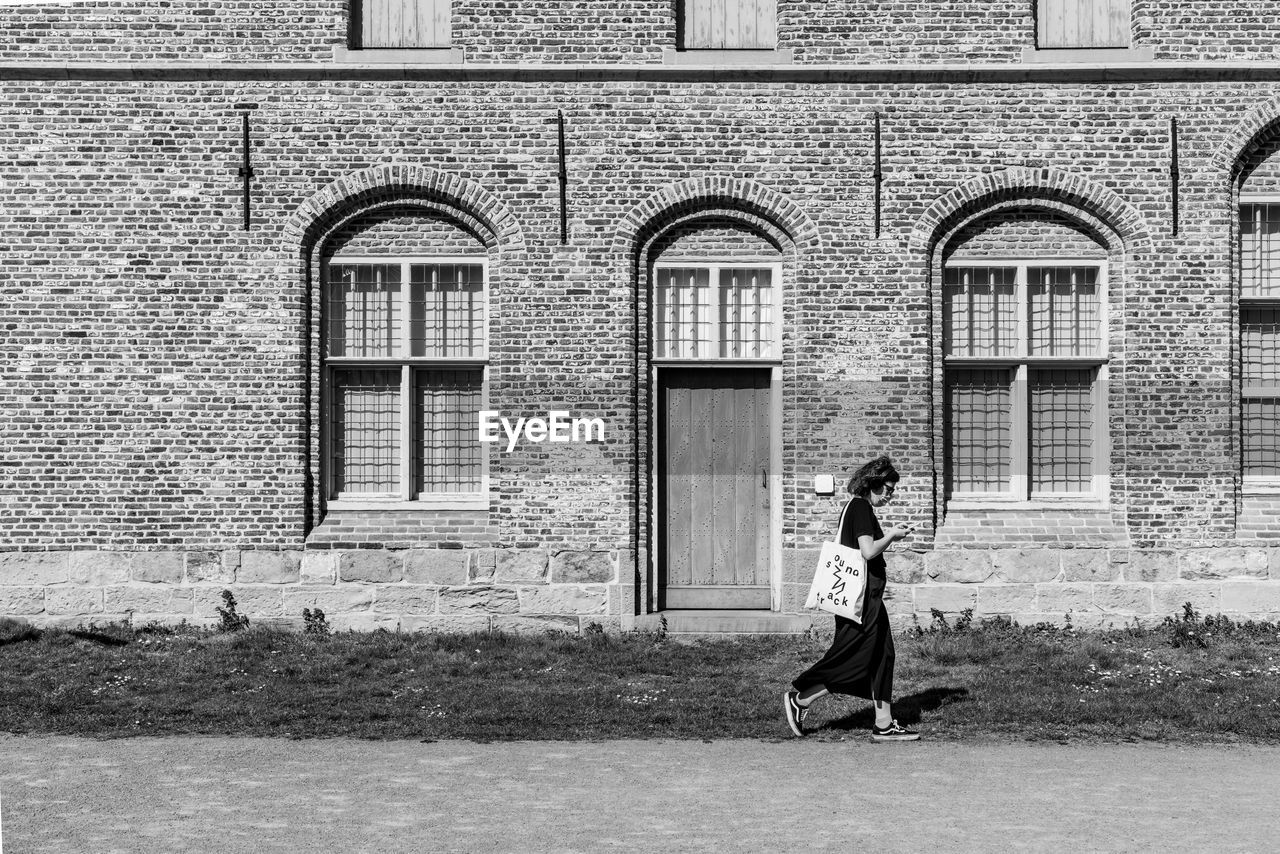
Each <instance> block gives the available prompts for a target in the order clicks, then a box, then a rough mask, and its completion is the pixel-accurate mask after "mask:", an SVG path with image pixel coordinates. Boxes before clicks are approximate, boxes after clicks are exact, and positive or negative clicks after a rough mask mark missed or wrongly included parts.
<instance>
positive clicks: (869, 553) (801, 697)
mask: <svg viewBox="0 0 1280 854" xmlns="http://www.w3.org/2000/svg"><path fill="white" fill-rule="evenodd" d="M898 479H899V478H898V472H897V470H896V469H895V468H894V467H893V463H892V462H891V461H890V460H889V458H888V457H877V458H876V459H874V460H872V461H871V462H869V463H867V464H866V465H864V466H863V467H862V468H860V469H858V470H857V471H856V472H854V474H853V477H852V478H850V480H849V492H851V493H853V497H852V498H850V499H849V504H848V512H846V513H843V514H842V515H841V519H842V520H843V522H844V524H843V525H841V528H840V544H841V545H843V546H848V547H849V548H856V549H858V550H859V551H861V552H862V557H863V559H864V560H866V562H867V592H866V595H865V596H864V597H863V603H862V623H861V624H859V623H856V622H854V621H853V620H850V619H846V618H845V617H841V616H839V615H836V618H835V620H836V636H835V639H834V640H833V641H832V642H831V648H830V649H829V650H827V654H826V655H824V656H823V657H822V660H821V661H819V662H818V663H817V664H815V665H813V666H812V667H810V668H809V669H808V670H806V671H805V672H804V673H801V674H800V675H799V676H797V677H796V678H795V681H794V682H792V683H791V684H792V686H793V687H794V688H795V690H794V691H787V692H786V693H784V694H783V695H782V705H783V710H784V711H785V713H786V716H787V724H788V725H789V726H790V727H791V731H792V732H794V733H795V734H796V735H799V736H802V735H804V719H805V717H806V716H807V715H808V713H809V705H810V704H811V703H812V702H813V701H814V700H816V699H818V698H819V697H822V696H825V695H827V694H851V695H853V696H855V697H863V698H865V699H868V700H870V701H871V702H872V703H874V704H875V710H876V721H875V726H874V727H872V729H871V740H872V741H915V740H916V739H918V738H920V734H919V733H918V732H914V731H912V730H909V729H907V728H905V727H903V726H901V725H900V724H899V723H898V722H897V721H896V720H894V718H893V712H892V709H891V707H890V703H891V701H892V698H893V657H894V656H893V635H892V634H890V632H889V615H888V613H887V612H886V611H885V609H884V587H885V562H884V552H885V550H886V549H887V548H889V546H890V545H892V544H893V543H895V542H897V541H898V540H901V539H902V538H903V537H906V536H907V535H909V534H910V533H911V532H912V531H913V530H915V529H914V527H908V528H890V529H889V530H888V531H887V532H886V531H883V530H881V528H880V523H879V522H878V521H877V520H876V513H875V508H877V507H883V506H884V505H885V504H887V503H888V502H889V500H890V499H891V498H893V492H894V489H895V488H896V485H897V483H898Z"/></svg>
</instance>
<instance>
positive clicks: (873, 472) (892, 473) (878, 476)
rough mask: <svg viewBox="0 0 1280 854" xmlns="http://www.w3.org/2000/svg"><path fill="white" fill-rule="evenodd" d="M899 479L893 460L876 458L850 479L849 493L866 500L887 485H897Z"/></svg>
mask: <svg viewBox="0 0 1280 854" xmlns="http://www.w3.org/2000/svg"><path fill="white" fill-rule="evenodd" d="M899 479H900V478H899V476H898V470H897V469H896V468H894V467H893V461H892V460H890V459H889V458H888V457H883V456H882V457H876V458H875V459H874V460H872V461H871V462H869V463H867V464H866V465H864V466H863V467H862V468H860V469H858V470H857V471H855V472H854V473H853V477H851V478H849V492H851V493H853V494H854V495H856V496H858V497H859V498H866V497H867V496H868V495H870V494H871V493H872V492H873V491H875V490H878V489H882V488H883V487H884V485H885V484H886V483H897V482H898V481H899Z"/></svg>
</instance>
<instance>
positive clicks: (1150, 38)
mask: <svg viewBox="0 0 1280 854" xmlns="http://www.w3.org/2000/svg"><path fill="white" fill-rule="evenodd" d="M1055 3H1056V0H1038V2H1037V0H982V2H950V0H948V1H947V2H939V0H931V2H923V0H898V1H897V2H892V3H867V2H858V0H837V2H831V1H830V0H828V2H812V1H811V0H804V1H803V2H800V0H797V2H790V0H778V2H777V3H776V7H775V4H773V3H770V2H765V0H758V2H757V0H740V2H737V3H736V5H737V6H738V7H739V11H741V9H742V8H743V7H747V6H750V7H751V8H752V10H753V14H755V15H756V19H755V21H756V23H753V24H740V23H734V22H733V21H728V20H727V19H723V18H715V16H716V15H726V14H728V13H727V12H724V11H723V9H725V8H732V7H734V6H735V2H730V3H728V4H727V5H723V6H719V7H715V4H710V5H707V4H705V3H704V2H703V0H688V2H687V3H685V2H674V0H619V2H614V3H586V2H581V0H567V2H560V3H554V4H541V5H539V4H530V3H516V2H488V3H480V2H472V1H471V0H455V1H454V2H453V3H452V4H448V3H443V4H435V3H431V2H429V1H428V0H421V2H416V3H415V2H408V0H406V2H403V3H399V5H398V6H397V4H395V3H390V2H382V0H376V2H375V0H365V2H364V3H363V4H360V3H356V4H352V3H348V2H346V0H297V2H294V3H289V4H276V5H275V6H273V5H271V4H263V3H259V2H253V0H195V2H189V3H181V4H174V3H167V2H157V0H104V2H94V0H89V2H76V3H68V4H64V5H52V4H50V5H43V4H38V3H33V4H31V5H26V6H5V7H3V8H0V35H2V36H3V38H0V92H2V93H3V98H2V100H0V109H2V110H3V122H4V127H5V129H6V133H5V135H4V140H3V142H2V143H0V157H3V158H4V162H5V167H6V168H5V170H4V173H5V175H6V179H5V181H4V182H3V185H2V189H0V192H2V193H3V194H4V197H5V201H6V204H4V205H3V207H2V208H0V221H2V222H3V233H4V234H5V236H6V240H5V245H4V247H3V252H4V263H3V264H0V293H3V304H2V307H0V321H2V322H3V324H4V336H3V339H0V348H3V357H2V358H0V366H3V369H4V371H5V382H4V383H3V386H2V390H0V399H2V400H3V404H4V410H5V418H4V419H3V421H2V422H0V549H3V551H0V614H8V615H18V616H22V617H24V618H28V619H32V620H34V621H39V622H67V621H70V622H81V621H86V620H98V621H104V620H109V619H122V618H130V619H132V620H134V621H135V622H145V621H148V620H153V619H155V620H164V621H176V620H180V619H187V620H191V621H195V622H200V621H207V620H210V619H212V618H213V617H214V613H215V612H214V609H215V607H216V606H217V605H218V604H220V600H219V594H220V593H221V591H222V590H224V589H230V590H232V591H234V593H235V595H236V596H237V599H238V600H239V602H240V609H241V611H242V612H244V613H247V614H249V615H250V616H251V618H258V619H259V620H267V619H280V620H285V621H293V622H300V619H301V611H302V609H303V608H304V607H316V606H319V607H321V608H323V609H324V610H325V611H326V612H327V613H328V614H329V616H330V620H331V622H332V623H334V624H335V625H337V626H339V627H353V628H360V629H371V628H379V627H385V628H393V629H394V628H400V629H404V630H412V629H439V630H470V629H486V628H496V629H505V630H542V629H546V628H551V629H563V630H570V631H578V630H580V629H582V628H585V627H586V626H588V625H590V624H592V623H598V624H600V625H602V626H603V627H605V628H606V629H610V630H616V629H627V628H631V627H635V626H646V625H650V626H651V625H656V621H657V620H658V618H659V615H662V616H665V617H666V618H667V621H668V625H669V626H671V627H672V628H676V629H680V628H690V629H706V628H711V629H715V628H722V629H734V628H737V629H750V630H772V631H798V630H802V629H804V628H806V627H807V626H809V625H810V623H811V622H812V621H814V620H815V619H816V620H817V621H818V622H820V623H824V622H825V620H824V618H823V617H821V616H819V617H816V618H815V617H814V616H813V615H811V614H810V613H808V612H805V611H804V610H803V608H802V607H801V602H802V599H803V596H804V593H805V591H806V590H807V585H808V581H809V577H810V574H811V571H812V570H811V568H812V564H813V559H814V557H815V556H816V553H817V548H818V547H819V545H820V543H821V542H822V540H823V539H825V538H826V536H827V535H828V534H829V532H830V530H831V528H832V526H833V524H834V521H835V517H836V514H837V512H838V507H839V505H838V503H837V498H836V497H834V496H831V495H829V494H822V492H821V491H819V490H817V489H815V485H816V483H817V478H818V477H819V476H821V475H834V476H835V480H836V481H837V483H838V484H840V494H843V487H842V485H843V482H844V480H845V479H847V476H848V473H849V472H850V471H851V470H852V469H853V468H854V467H856V466H857V465H858V464H859V463H861V462H862V461H864V460H866V459H868V458H870V457H872V456H875V455H877V454H879V453H886V452H887V453H889V454H891V455H892V456H893V458H894V459H895V461H896V462H897V464H898V466H899V468H900V470H901V471H902V473H903V482H902V484H901V489H900V491H899V493H898V496H897V498H896V499H895V502H894V503H893V504H892V505H890V506H889V507H888V508H886V509H885V510H884V511H883V512H882V514H881V515H882V517H883V518H884V519H885V520H886V521H889V522H896V521H899V520H908V519H910V520H914V521H918V522H921V523H923V526H922V529H921V530H920V532H919V533H917V534H916V535H915V536H913V537H912V538H911V539H909V540H907V541H905V542H904V543H903V544H900V545H899V546H898V547H896V549H895V550H894V551H893V552H891V554H890V573H891V585H890V595H891V598H892V601H891V604H890V610H891V611H892V612H893V614H894V616H895V619H899V620H906V619H910V615H911V614H912V613H918V614H921V615H924V616H925V618H926V621H927V615H928V614H929V612H930V610H931V609H935V608H936V609H940V610H943V611H949V612H957V611H960V610H962V609H965V608H973V609H975V613H977V614H979V615H995V614H1007V615H1011V616H1013V617H1014V618H1015V619H1018V620H1021V621H1029V620H1030V621H1034V620H1040V619H1048V620H1058V621H1060V620H1061V619H1062V618H1063V616H1064V615H1065V614H1066V613H1068V612H1070V614H1071V615H1072V619H1073V621H1075V622H1076V623H1077V624H1093V623H1106V622H1114V623H1117V624H1119V623H1122V622H1124V621H1126V620H1129V619H1132V618H1134V617H1137V618H1139V619H1143V620H1147V621H1151V620H1157V619H1159V618H1161V617H1162V616H1164V615H1166V614H1171V613H1174V612H1176V611H1178V610H1179V609H1180V608H1181V605H1182V603H1183V602H1187V601H1190V602H1192V603H1193V604H1194V605H1195V606H1196V607H1197V608H1199V609H1201V610H1204V611H1208V612H1218V611H1221V612H1223V613H1229V614H1233V615H1248V616H1252V617H1271V618H1274V617H1276V616H1277V615H1278V614H1280V545H1277V543H1278V542H1280V515H1278V514H1280V438H1278V434H1280V429H1277V427H1276V424H1277V419H1280V412H1277V408H1276V406H1275V402H1276V401H1277V400H1280V382H1277V381H1276V379H1275V378H1276V377H1277V376H1280V367H1277V365H1280V355H1278V354H1280V308H1278V306H1280V266H1277V265H1273V264H1272V262H1271V260H1270V259H1271V248H1272V246H1273V243H1272V241H1274V240H1280V238H1276V237H1273V236H1272V232H1274V231H1277V230H1280V154H1276V152H1277V150H1278V149H1280V65H1277V60H1278V59H1280V38H1277V36H1280V22H1278V21H1277V20H1276V18H1275V16H1274V15H1272V14H1270V11H1271V10H1270V9H1269V8H1267V7H1268V5H1269V4H1265V3H1252V4H1243V6H1242V4H1240V3H1226V2H1221V0H1210V2H1201V3H1196V4H1191V3H1188V2H1182V0H1161V1H1160V2H1156V0H1132V2H1131V3H1130V2H1114V0H1100V2H1098V3H1096V4H1095V5H1096V7H1097V9H1099V10H1103V11H1102V12H1099V13H1098V14H1103V13H1105V16H1106V17H1107V20H1108V21H1110V22H1111V23H1110V24H1109V26H1111V27H1112V28H1111V29H1110V30H1108V31H1106V32H1105V33H1104V32H1103V30H1102V29H1101V28H1099V29H1098V30H1097V32H1096V33H1094V34H1093V35H1087V34H1085V35H1081V33H1084V24H1083V23H1082V22H1081V21H1075V20H1069V18H1070V16H1069V15H1068V16H1067V18H1063V17H1062V14H1063V13H1062V12H1061V8H1060V4H1059V5H1055ZM700 4H701V5H700ZM702 6H707V8H702ZM392 7H396V8H400V9H401V11H403V10H405V9H409V8H410V7H412V8H414V9H417V10H419V11H421V10H424V9H426V8H427V7H431V10H432V14H434V15H436V16H440V15H443V16H444V18H443V20H444V22H445V24H446V26H445V27H444V29H438V30H436V31H433V34H432V35H431V36H430V37H429V38H428V37H427V36H425V35H421V34H420V33H418V31H416V30H415V31H414V33H410V36H409V37H404V32H405V31H406V29H407V24H404V25H397V26H399V27H400V29H399V30H396V28H395V27H393V28H391V29H392V30H396V31H397V32H399V33H400V34H401V37H399V38H400V40H399V41H397V40H396V37H388V36H386V35H385V34H382V35H376V36H375V35H371V33H382V32H383V31H380V30H377V29H376V28H374V29H369V30H363V29H361V27H362V25H363V24H364V23H365V22H366V21H368V20H371V17H370V16H377V15H386V14H390V12H388V11H387V10H388V9H391V8H392ZM712 7H715V8H712ZM708 9H710V10H711V11H708ZM717 9H719V11H717ZM397 14H399V13H397ZM424 14H425V13H424ZM705 15H711V16H712V20H711V23H710V24H709V25H706V24H705V17H704V16H705ZM1117 16H1119V17H1117ZM1116 20H1120V21H1122V23H1123V26H1118V25H1115V21H1116ZM761 21H764V22H765V23H760V22H761ZM1064 21H1065V23H1064ZM697 22H703V23H697ZM704 25H705V26H709V29H707V30H705V31H702V30H699V31H698V32H697V33H695V32H694V30H695V28H697V27H702V26H704ZM1117 26H1118V29H1117ZM1064 28H1065V29H1064ZM393 35H394V33H393ZM415 38H416V39H418V41H417V42H416V43H415V42H414V39H415ZM699 39H701V41H700V40H699ZM379 40H380V41H379ZM371 42H377V43H371ZM428 42H429V44H428ZM423 45H426V46H423ZM1050 45H1061V46H1058V47H1051V46H1050ZM245 116H248V128H249V131H248V132H249V140H250V147H251V159H250V162H251V167H252V175H250V176H249V177H248V194H247V202H246V196H245V189H244V188H245V180H244V177H243V176H242V174H241V171H240V170H241V169H242V168H243V165H244V158H245V151H244V146H243V140H244V136H243V133H244V127H245V125H244V121H245V119H244V117H245ZM561 117H563V125H561ZM562 126H563V140H564V142H563V148H562V146H561V127H562ZM562 168H563V175H564V180H563V181H562V180H561V174H562V173H561V170H562ZM562 191H563V192H562ZM246 204H247V205H248V210H247V216H248V226H249V227H248V228H246V227H245V224H246V223H245V217H246V209H245V205H246ZM1276 245H1277V248H1280V244H1276ZM1273 267H1274V269H1273ZM1273 301H1275V302H1273ZM699 407H701V409H699ZM717 407H718V408H717ZM478 409H486V410H492V411H495V412H498V413H500V414H502V415H504V416H508V417H510V418H512V419H513V420H514V419H515V418H516V417H529V416H545V415H546V414H547V413H550V412H554V411H563V412H567V413H571V414H572V415H573V416H575V417H580V418H583V419H598V420H599V422H600V423H602V424H603V425H604V426H605V429H606V434H605V436H604V440H603V441H593V442H578V443H553V442H549V441H542V442H534V441H522V442H519V443H517V444H516V446H515V447H514V448H513V449H511V450H510V451H508V450H507V448H506V446H505V444H484V445H482V444H480V443H478V442H476V441H474V436H472V435H471V427H470V425H471V424H472V422H473V419H474V417H475V413H476V411H477V410H478ZM699 412H701V413H702V414H701V415H699V414H698V413H699ZM681 413H683V414H681ZM726 425H727V426H726ZM743 567H749V568H750V569H749V570H748V571H745V573H746V574H745V575H744V574H743V573H744V570H743V569H742V568H743Z"/></svg>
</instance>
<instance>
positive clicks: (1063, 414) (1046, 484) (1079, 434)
mask: <svg viewBox="0 0 1280 854" xmlns="http://www.w3.org/2000/svg"><path fill="white" fill-rule="evenodd" d="M1094 376H1095V372H1094V370H1093V369H1092V368H1085V369H1082V370H1042V371H1032V372H1031V388H1030V416H1031V441H1030V446H1031V494H1032V495H1033V496H1034V495H1036V494H1037V493H1039V494H1044V493H1064V492H1066V493H1074V492H1091V491H1092V490H1093V423H1094V411H1093V381H1094Z"/></svg>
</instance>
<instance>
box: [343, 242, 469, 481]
mask: <svg viewBox="0 0 1280 854" xmlns="http://www.w3.org/2000/svg"><path fill="white" fill-rule="evenodd" d="M326 275H327V287H326V292H327V294H328V298H327V299H326V301H325V311H326V312H327V317H326V319H325V329H326V330H327V335H326V340H325V344H326V356H325V359H326V370H327V376H328V382H329V391H328V400H329V420H328V430H329V432H328V437H329V438H328V443H329V445H328V447H329V469H330V476H329V490H328V491H329V496H330V498H332V499H337V500H343V499H352V498H377V499H396V500H400V501H411V500H415V499H422V498H426V497H430V496H436V495H468V496H471V495H475V494H477V493H480V492H482V491H483V489H484V454H483V452H482V450H481V447H480V444H479V436H478V430H477V418H478V414H479V412H480V410H481V409H483V408H484V407H483V390H484V362H485V358H486V344H485V338H486V318H485V283H484V281H485V268H484V265H483V264H478V263H475V262H470V261H450V260H445V259H439V260H429V261H428V260H425V259H382V260H368V259H349V260H348V259H343V260H335V261H333V262H331V263H330V264H329V265H328V267H327V274H326ZM460 363H461V364H460Z"/></svg>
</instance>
